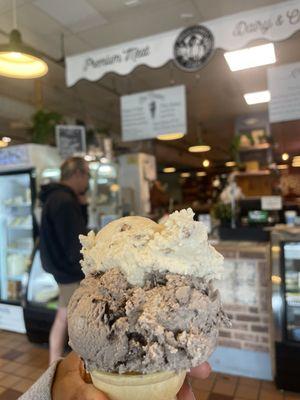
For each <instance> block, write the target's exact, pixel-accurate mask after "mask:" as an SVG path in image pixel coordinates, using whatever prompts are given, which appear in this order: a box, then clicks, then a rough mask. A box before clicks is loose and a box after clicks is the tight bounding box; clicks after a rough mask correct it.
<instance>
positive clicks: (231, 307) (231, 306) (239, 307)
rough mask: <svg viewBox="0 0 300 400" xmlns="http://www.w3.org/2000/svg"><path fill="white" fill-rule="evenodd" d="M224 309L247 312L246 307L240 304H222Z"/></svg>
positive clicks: (226, 310)
mask: <svg viewBox="0 0 300 400" xmlns="http://www.w3.org/2000/svg"><path fill="white" fill-rule="evenodd" d="M224 311H225V312H228V311H238V312H247V311H248V307H247V306H244V305H242V304H224Z"/></svg>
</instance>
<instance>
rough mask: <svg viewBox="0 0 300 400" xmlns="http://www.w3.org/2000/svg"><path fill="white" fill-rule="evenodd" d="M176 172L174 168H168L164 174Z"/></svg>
mask: <svg viewBox="0 0 300 400" xmlns="http://www.w3.org/2000/svg"><path fill="white" fill-rule="evenodd" d="M175 171H176V168H174V167H166V168H164V169H163V172H164V173H165V174H171V173H172V172H175Z"/></svg>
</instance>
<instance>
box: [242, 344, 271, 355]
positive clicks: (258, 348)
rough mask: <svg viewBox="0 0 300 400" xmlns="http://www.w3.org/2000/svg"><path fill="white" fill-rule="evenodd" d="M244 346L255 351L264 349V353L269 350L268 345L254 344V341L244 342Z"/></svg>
mask: <svg viewBox="0 0 300 400" xmlns="http://www.w3.org/2000/svg"><path fill="white" fill-rule="evenodd" d="M243 348H244V349H247V350H254V351H262V352H264V353H268V352H269V347H268V346H263V345H261V344H254V343H244V344H243Z"/></svg>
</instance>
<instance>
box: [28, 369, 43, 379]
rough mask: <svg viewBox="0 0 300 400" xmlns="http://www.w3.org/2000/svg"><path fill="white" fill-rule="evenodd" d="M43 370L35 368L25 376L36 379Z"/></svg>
mask: <svg viewBox="0 0 300 400" xmlns="http://www.w3.org/2000/svg"><path fill="white" fill-rule="evenodd" d="M44 372H45V370H44V369H40V368H35V371H33V372H31V373H30V374H29V375H28V376H27V378H29V379H33V380H34V381H36V380H37V379H38V378H39V377H40V376H41V375H42V374H43V373H44Z"/></svg>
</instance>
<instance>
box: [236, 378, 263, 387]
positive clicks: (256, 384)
mask: <svg viewBox="0 0 300 400" xmlns="http://www.w3.org/2000/svg"><path fill="white" fill-rule="evenodd" d="M239 383H240V384H242V385H249V386H254V387H259V386H260V385H261V381H259V380H258V379H253V378H246V377H244V376H241V377H240V378H239Z"/></svg>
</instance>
